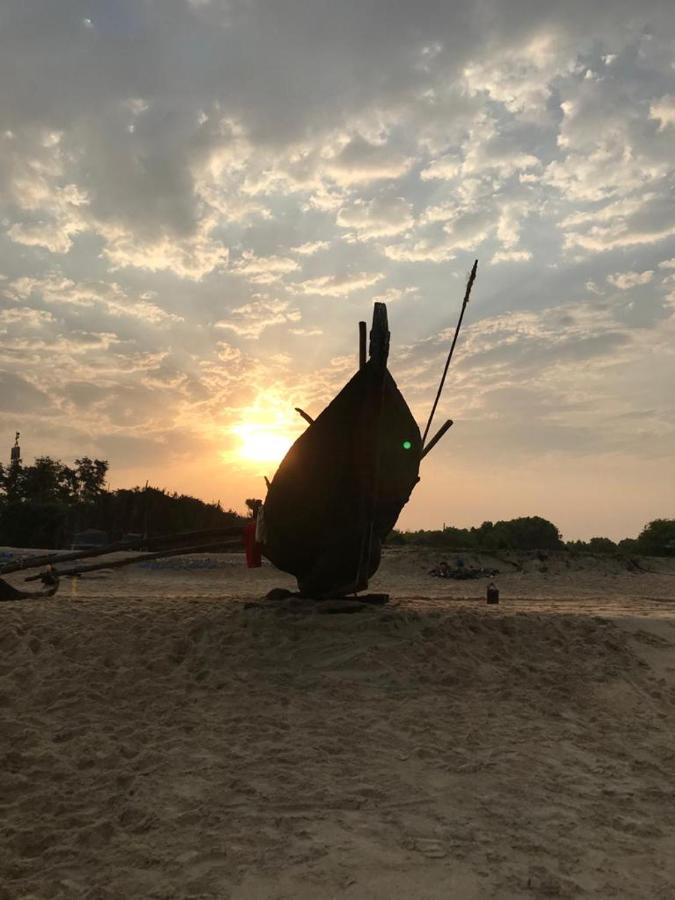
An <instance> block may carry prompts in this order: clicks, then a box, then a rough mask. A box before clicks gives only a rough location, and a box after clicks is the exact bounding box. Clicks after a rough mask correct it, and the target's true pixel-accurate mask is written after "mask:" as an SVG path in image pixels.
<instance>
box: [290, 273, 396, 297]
mask: <svg viewBox="0 0 675 900" xmlns="http://www.w3.org/2000/svg"><path fill="white" fill-rule="evenodd" d="M383 278H384V275H383V274H382V273H381V272H357V273H350V274H345V275H321V276H319V277H318V278H309V279H307V281H296V282H293V284H290V285H289V286H288V287H289V289H290V290H292V291H293V292H294V293H298V294H317V295H318V296H320V297H346V296H347V295H348V294H353V293H354V292H356V291H363V290H365V289H366V288H369V287H372V285H374V284H377V282H378V281H381V280H382V279H383Z"/></svg>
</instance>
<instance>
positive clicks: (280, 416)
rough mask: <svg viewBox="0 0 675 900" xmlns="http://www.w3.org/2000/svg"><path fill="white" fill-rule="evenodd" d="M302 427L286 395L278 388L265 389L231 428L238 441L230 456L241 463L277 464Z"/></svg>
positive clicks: (230, 458)
mask: <svg viewBox="0 0 675 900" xmlns="http://www.w3.org/2000/svg"><path fill="white" fill-rule="evenodd" d="M302 427H303V426H302V422H301V420H300V419H299V417H298V416H297V414H296V413H295V411H294V409H293V407H292V406H291V405H290V403H289V401H288V398H287V397H282V396H281V395H280V394H279V393H278V392H277V391H265V392H263V393H261V394H259V395H258V397H257V398H256V400H255V402H254V403H253V404H251V406H249V407H247V408H246V409H242V410H241V411H240V416H239V421H238V422H237V423H236V424H235V425H233V426H232V428H231V429H230V434H231V435H233V436H234V438H235V445H234V447H233V448H232V451H231V453H230V454H228V457H229V460H230V461H231V462H236V463H238V464H239V465H242V464H244V465H248V466H250V465H251V464H253V465H255V464H265V465H267V466H270V467H276V466H277V465H278V464H279V463H280V462H281V460H282V459H283V458H284V456H285V455H286V453H287V451H288V449H289V448H290V446H291V444H292V443H293V441H294V440H295V439H296V437H297V436H298V434H299V432H300V431H301V430H302ZM270 474H271V473H270Z"/></svg>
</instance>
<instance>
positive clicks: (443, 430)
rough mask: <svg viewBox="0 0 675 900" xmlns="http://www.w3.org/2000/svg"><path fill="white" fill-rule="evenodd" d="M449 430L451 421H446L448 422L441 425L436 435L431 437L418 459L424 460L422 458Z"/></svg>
mask: <svg viewBox="0 0 675 900" xmlns="http://www.w3.org/2000/svg"><path fill="white" fill-rule="evenodd" d="M450 428H452V419H448V421H447V422H445V424H443V425H441V427H440V428H439V429H438V431H437V432H436V434H435V435H434V436H433V437H432V439H431V440H430V441H429V443H428V444H427V445H426V447H425V448H424V449H423V450H422V455H421V456H420V459H424V457H425V456H426V455H427V453H428V452H429V451H430V450H433V449H434V447H435V446H436V444H437V443H438V442H439V441H440V439H441V438H442V437H443V435H444V434H445V433H446V431H448V430H449V429H450Z"/></svg>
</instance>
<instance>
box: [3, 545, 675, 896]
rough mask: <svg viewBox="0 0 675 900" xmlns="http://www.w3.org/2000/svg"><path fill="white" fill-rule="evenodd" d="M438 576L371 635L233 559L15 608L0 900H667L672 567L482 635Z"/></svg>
mask: <svg viewBox="0 0 675 900" xmlns="http://www.w3.org/2000/svg"><path fill="white" fill-rule="evenodd" d="M435 558H436V557H435V556H434V554H432V553H431V552H427V551H425V552H417V551H413V550H410V549H407V548H406V549H403V550H395V551H391V552H389V553H387V554H386V556H385V560H384V563H383V566H382V569H381V570H380V573H378V576H377V578H376V580H375V581H374V582H373V585H372V587H373V589H374V590H388V591H390V592H391V594H392V602H391V603H390V604H389V606H387V607H383V608H375V609H372V610H368V611H366V612H362V613H359V614H358V615H320V614H308V613H306V612H298V613H293V612H289V611H284V610H275V609H270V608H265V607H260V606H258V607H256V606H255V605H247V604H250V603H252V602H254V601H255V600H256V599H258V598H260V597H261V596H262V595H264V594H265V592H266V591H267V590H269V589H270V588H271V587H273V586H288V587H291V586H292V582H291V579H289V578H287V577H285V576H282V575H280V574H279V573H277V572H275V571H274V570H272V569H271V568H270V567H264V568H263V569H259V570H251V571H247V570H246V569H245V568H243V563H242V560H241V557H240V556H227V557H225V556H223V557H217V558H215V559H214V560H209V559H202V560H201V561H200V560H194V561H191V562H190V564H189V565H190V567H187V566H186V565H183V564H181V563H180V562H177V561H175V560H172V561H171V564H170V565H169V563H168V562H167V563H166V564H164V565H155V566H153V567H150V566H148V567H146V568H141V567H140V566H139V567H133V568H130V569H124V570H117V571H116V572H115V573H114V574H112V573H111V574H108V575H106V573H102V574H99V575H98V577H90V578H86V579H81V580H79V581H72V582H71V581H66V582H64V584H63V586H62V589H61V591H60V592H59V594H58V595H57V596H56V597H55V598H54V599H52V600H49V601H44V602H42V601H32V602H26V603H23V604H9V603H8V604H3V605H2V606H0V758H1V759H0V834H1V840H0V898H1V900H20V898H22V900H48V898H50V900H51V898H87V900H126V898H134V900H135V898H139V900H140V898H153V900H161V898H167V900H169V898H191V900H212V898H222V900H324V898H326V900H327V898H342V897H344V898H355V900H356V898H358V900H375V898H377V900H385V898H394V900H404V898H405V900H408V898H419V900H436V898H486V897H487V898H490V897H495V898H528V900H530V898H539V897H600V898H609V897H619V898H640V900H642V898H659V897H663V898H666V897H672V896H673V894H674V893H675V852H674V851H675V839H674V838H673V835H674V834H675V778H674V776H675V724H674V723H675V719H674V717H673V713H674V711H675V709H674V707H675V561H673V560H670V561H667V560H642V561H641V565H642V569H641V570H637V571H628V570H627V569H626V568H625V567H623V566H621V565H620V564H618V563H617V562H615V561H614V560H606V561H603V560H599V559H595V560H592V559H588V558H578V559H572V560H571V561H570V559H569V557H563V556H560V557H552V558H548V559H539V558H537V557H535V556H532V557H530V558H527V559H525V560H523V559H521V560H520V561H519V562H518V564H517V565H516V564H515V563H513V561H511V562H509V560H508V559H506V560H505V559H502V560H500V561H497V562H496V563H495V566H496V567H498V568H499V569H500V574H499V576H497V578H496V580H497V583H498V585H499V587H500V590H501V595H502V599H501V603H500V604H499V606H496V607H494V606H491V607H488V606H486V605H485V603H484V600H483V597H484V592H485V583H486V582H485V580H482V581H466V582H453V581H442V580H440V579H434V578H432V577H430V576H428V575H427V571H428V569H429V568H430V565H431V563H432V562H433V561H434V559H435ZM478 561H479V562H484V560H478ZM472 562H473V561H472V560H471V559H467V564H471V563H472ZM643 569H646V570H647V571H644V570H643ZM11 581H12V583H13V584H15V585H17V586H19V585H21V584H22V579H21V578H20V577H19V578H17V577H16V576H12V578H11Z"/></svg>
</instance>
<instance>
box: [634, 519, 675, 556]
mask: <svg viewBox="0 0 675 900" xmlns="http://www.w3.org/2000/svg"><path fill="white" fill-rule="evenodd" d="M636 544H637V549H638V551H639V552H640V553H652V554H654V555H661V554H663V553H667V554H670V553H675V519H654V520H653V521H652V522H648V523H647V525H645V527H644V528H643V529H642V531H641V532H640V534H639V535H638V538H637V541H636Z"/></svg>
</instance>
